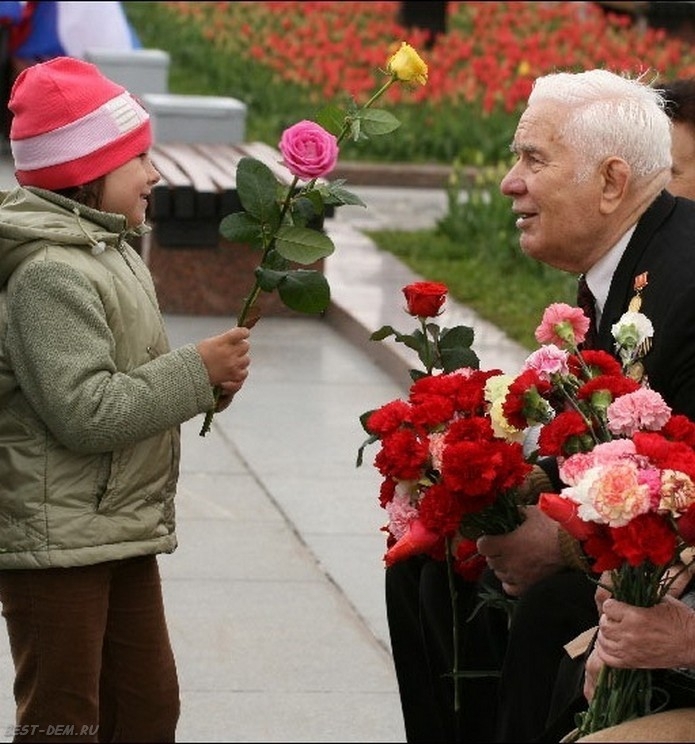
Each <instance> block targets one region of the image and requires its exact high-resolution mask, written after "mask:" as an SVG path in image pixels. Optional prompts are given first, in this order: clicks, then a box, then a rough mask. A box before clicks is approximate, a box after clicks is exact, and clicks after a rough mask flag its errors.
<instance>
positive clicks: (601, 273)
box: [585, 224, 637, 325]
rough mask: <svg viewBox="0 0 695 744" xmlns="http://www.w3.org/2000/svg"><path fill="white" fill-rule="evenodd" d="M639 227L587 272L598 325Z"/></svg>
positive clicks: (632, 229) (631, 229) (621, 239)
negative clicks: (624, 254) (622, 261)
mask: <svg viewBox="0 0 695 744" xmlns="http://www.w3.org/2000/svg"><path fill="white" fill-rule="evenodd" d="M636 227H637V225H636V224H635V225H633V226H632V227H631V228H630V229H629V230H628V231H627V232H626V233H625V234H624V235H623V237H622V238H620V240H619V241H618V242H617V243H616V244H615V245H614V246H613V247H612V248H611V249H610V250H609V251H608V252H607V253H606V254H605V255H604V256H602V257H601V258H600V259H599V260H598V261H597V262H596V263H595V264H594V265H593V266H592V267H591V268H590V269H589V271H587V272H586V275H585V278H586V283H587V284H588V286H589V289H590V290H591V293H592V294H593V295H594V299H595V301H596V324H597V325H598V324H599V323H600V322H601V315H602V314H603V308H604V306H605V304H606V300H607V299H608V292H609V291H610V288H611V281H612V280H613V274H615V270H616V269H617V268H618V264H619V263H620V259H621V258H622V257H623V253H625V249H626V248H627V244H628V243H629V242H630V238H631V237H632V234H633V233H634V232H635V228H636Z"/></svg>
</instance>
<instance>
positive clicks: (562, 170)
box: [500, 102, 601, 273]
mask: <svg viewBox="0 0 695 744" xmlns="http://www.w3.org/2000/svg"><path fill="white" fill-rule="evenodd" d="M566 116H567V109H566V108H564V107H562V106H560V105H558V104H555V103H553V104H550V103H548V102H541V103H536V104H533V105H531V106H529V107H528V108H527V109H526V111H525V112H524V113H523V114H522V116H521V119H520V120H519V124H518V126H517V129H516V133H515V135H514V141H513V143H512V151H513V152H515V153H516V155H517V161H516V163H515V164H514V165H513V166H512V167H511V168H510V170H509V172H508V173H507V175H506V176H505V177H504V178H503V179H502V182H501V184H500V190H501V192H502V193H503V194H504V195H505V196H509V197H511V199H512V210H513V212H514V214H515V215H517V218H518V219H517V221H516V226H517V228H518V229H519V243H520V245H521V249H522V250H523V252H524V253H526V254H527V255H528V256H530V257H531V258H534V259H536V260H538V261H542V262H543V263H546V264H548V265H550V266H554V267H556V268H559V269H563V270H565V271H571V272H574V273H580V272H581V271H583V270H584V269H585V266H584V263H585V261H586V255H587V252H588V247H589V246H590V245H591V240H592V234H593V231H594V228H595V227H597V225H598V218H599V204H600V191H601V178H600V174H599V168H598V167H597V166H596V165H592V164H591V163H587V162H586V160H585V158H583V157H582V154H581V152H580V151H579V148H577V147H575V146H573V145H571V144H570V143H568V142H567V141H566V140H565V139H564V138H563V136H562V134H561V132H562V126H563V124H564V121H565V118H566Z"/></svg>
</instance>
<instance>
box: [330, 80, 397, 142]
mask: <svg viewBox="0 0 695 744" xmlns="http://www.w3.org/2000/svg"><path fill="white" fill-rule="evenodd" d="M397 80H398V78H397V77H396V76H395V75H393V76H392V77H391V78H389V80H387V81H386V82H385V83H384V84H383V85H382V86H381V88H379V90H377V92H376V93H374V95H373V96H372V97H371V98H370V99H369V100H368V101H367V103H365V104H364V106H362V109H361V110H362V111H364V110H365V109H368V108H369V107H370V106H371V105H372V104H373V103H374V102H375V101H377V100H378V99H379V98H381V96H383V95H384V93H386V91H387V90H388V89H389V88H390V87H391V86H392V85H393V84H394V83H395V82H396V81H397ZM351 124H352V117H351V116H346V117H345V121H344V122H343V128H342V129H341V130H340V134H339V135H338V139H337V144H338V145H339V144H340V143H341V142H342V141H343V140H344V139H345V137H346V136H347V134H348V132H349V131H350V129H351V128H352V127H351Z"/></svg>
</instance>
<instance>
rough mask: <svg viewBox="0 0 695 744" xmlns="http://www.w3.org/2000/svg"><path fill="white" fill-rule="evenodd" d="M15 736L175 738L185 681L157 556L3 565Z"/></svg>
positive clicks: (0, 596) (0, 587)
mask: <svg viewBox="0 0 695 744" xmlns="http://www.w3.org/2000/svg"><path fill="white" fill-rule="evenodd" d="M0 602H2V614H3V616H4V618H5V620H6V622H7V629H8V633H9V639H10V648H11V651H12V658H13V660H14V665H15V682H14V695H15V700H16V702H17V720H16V726H15V728H14V731H13V732H11V733H13V735H14V741H43V742H46V741H61V742H73V741H80V742H173V741H174V735H175V731H176V723H177V721H178V717H179V686H178V679H177V674H176V665H175V662H174V655H173V652H172V649H171V644H170V642H169V634H168V632H167V626H166V620H165V616H164V604H163V601H162V591H161V582H160V577H159V567H158V565H157V558H156V557H155V556H145V557H143V558H133V559H128V560H123V561H110V562H108V563H101V564H97V565H94V566H83V567H76V568H47V569H18V570H4V571H0Z"/></svg>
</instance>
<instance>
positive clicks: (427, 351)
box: [420, 316, 434, 375]
mask: <svg viewBox="0 0 695 744" xmlns="http://www.w3.org/2000/svg"><path fill="white" fill-rule="evenodd" d="M420 327H421V328H422V336H423V338H424V340H425V344H424V348H423V355H424V358H423V360H422V362H423V364H424V365H425V369H426V370H427V374H428V375H431V374H432V369H433V367H434V358H433V357H434V354H433V353H432V345H431V344H430V340H429V338H428V336H427V318H423V317H422V316H420Z"/></svg>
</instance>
